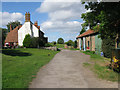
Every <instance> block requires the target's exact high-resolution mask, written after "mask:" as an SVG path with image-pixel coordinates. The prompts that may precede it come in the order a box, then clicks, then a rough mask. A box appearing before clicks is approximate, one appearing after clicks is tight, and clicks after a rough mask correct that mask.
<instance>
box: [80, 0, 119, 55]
mask: <svg viewBox="0 0 120 90" xmlns="http://www.w3.org/2000/svg"><path fill="white" fill-rule="evenodd" d="M84 4H85V3H84ZM85 8H86V9H87V10H90V12H87V13H83V14H82V17H81V18H83V20H84V21H85V22H84V23H83V28H85V27H87V26H89V27H90V28H91V29H93V30H97V31H98V32H99V33H100V37H101V39H102V40H103V52H104V54H105V56H106V57H110V55H111V54H110V53H111V49H112V48H113V47H115V42H114V40H115V38H116V36H117V34H118V36H119V35H120V32H119V30H120V27H119V26H120V12H119V11H120V2H114V3H112V2H88V4H86V5H85ZM105 39H107V40H105ZM108 40H110V41H108ZM113 43H114V44H113ZM110 45H111V46H110ZM107 55H108V56H107Z"/></svg>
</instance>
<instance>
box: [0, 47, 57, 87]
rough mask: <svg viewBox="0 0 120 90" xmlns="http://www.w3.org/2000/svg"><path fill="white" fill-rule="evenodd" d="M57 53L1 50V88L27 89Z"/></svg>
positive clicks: (49, 51)
mask: <svg viewBox="0 0 120 90" xmlns="http://www.w3.org/2000/svg"><path fill="white" fill-rule="evenodd" d="M57 53H58V51H51V50H44V49H32V48H31V49H15V50H8V49H6V50H3V54H2V68H3V69H2V79H3V81H2V84H3V85H2V87H3V88H27V87H28V85H29V83H30V82H31V81H32V79H33V78H35V76H36V73H37V72H38V70H39V69H40V68H41V67H42V66H43V65H45V64H47V63H48V62H49V61H50V60H51V59H52V58H53V57H54V55H55V54H57ZM48 54H50V55H48Z"/></svg>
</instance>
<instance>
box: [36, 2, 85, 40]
mask: <svg viewBox="0 0 120 90" xmlns="http://www.w3.org/2000/svg"><path fill="white" fill-rule="evenodd" d="M53 1H54V2H49V0H45V1H44V2H43V3H42V4H41V6H40V7H39V8H37V9H36V11H37V12H39V13H48V17H49V18H48V20H47V21H45V22H43V23H42V24H41V28H42V29H43V31H45V33H48V32H51V33H52V32H59V33H62V34H65V33H67V35H68V34H69V35H71V33H73V34H74V33H75V34H76V33H79V32H80V30H81V23H82V22H80V21H82V19H81V14H82V13H85V12H86V10H85V8H84V5H83V4H81V3H80V2H77V1H78V0H75V1H73V0H72V2H64V1H65V0H58V1H56V0H53ZM60 1H61V2H60ZM62 1H63V2H62ZM69 1H70V0H69ZM69 35H68V36H69ZM77 35H78V34H77ZM66 38H67V37H66ZM72 38H73V37H72ZM74 38H76V36H75V35H74ZM69 39H70V38H69Z"/></svg>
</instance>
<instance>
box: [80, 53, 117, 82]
mask: <svg viewBox="0 0 120 90" xmlns="http://www.w3.org/2000/svg"><path fill="white" fill-rule="evenodd" d="M81 52H83V53H85V54H87V55H90V57H91V59H90V61H89V62H85V63H83V66H85V67H88V68H90V69H91V70H92V71H93V72H94V73H95V74H96V75H97V76H98V77H99V78H101V79H105V80H109V81H118V73H117V72H114V71H113V70H111V69H110V68H109V64H110V60H109V59H106V58H104V57H101V56H99V55H96V54H95V53H94V52H91V51H81Z"/></svg>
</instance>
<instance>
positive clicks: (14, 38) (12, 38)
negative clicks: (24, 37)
mask: <svg viewBox="0 0 120 90" xmlns="http://www.w3.org/2000/svg"><path fill="white" fill-rule="evenodd" d="M21 27H22V26H17V27H16V28H15V29H14V30H12V31H10V32H9V33H8V34H7V37H6V40H5V42H6V43H8V42H18V29H20V28H21Z"/></svg>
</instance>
